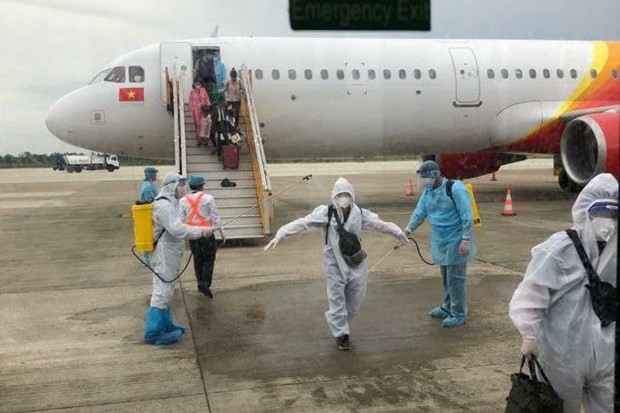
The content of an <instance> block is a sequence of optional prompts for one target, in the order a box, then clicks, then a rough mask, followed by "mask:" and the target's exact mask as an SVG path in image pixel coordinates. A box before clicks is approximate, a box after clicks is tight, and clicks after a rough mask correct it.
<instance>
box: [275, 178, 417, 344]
mask: <svg viewBox="0 0 620 413" xmlns="http://www.w3.org/2000/svg"><path fill="white" fill-rule="evenodd" d="M331 204H332V206H331V210H332V211H333V212H332V216H331V217H330V215H329V210H330V208H329V207H328V206H327V205H319V206H318V207H316V208H315V209H314V211H312V213H310V214H309V215H307V216H305V217H303V218H299V219H296V220H295V221H292V222H289V223H288V224H286V225H283V226H282V227H281V228H280V229H279V230H278V232H277V233H276V236H275V237H274V238H273V239H272V240H271V241H270V242H269V244H267V246H266V247H265V251H266V250H268V249H269V248H275V247H276V245H278V243H279V242H280V241H282V240H284V239H286V238H288V237H291V236H293V235H296V234H305V233H307V232H310V231H312V230H316V229H325V230H326V231H327V233H326V234H325V235H326V237H325V246H324V248H323V266H324V268H325V277H326V281H327V300H328V303H329V310H328V311H327V312H326V313H325V318H326V320H327V325H328V326H329V330H330V332H331V334H332V335H333V336H334V337H335V338H336V346H337V347H338V349H339V350H344V351H347V350H350V349H351V348H352V345H351V340H350V334H351V330H350V325H349V324H350V321H351V319H352V318H353V317H354V316H355V315H356V314H357V313H358V312H359V310H360V308H361V306H362V302H363V300H364V297H365V296H366V287H367V284H368V265H367V260H366V259H365V257H364V258H363V261H361V262H360V263H359V264H358V265H356V266H352V265H350V264H349V263H348V262H347V260H346V258H345V256H344V255H343V252H342V251H341V250H340V243H339V232H338V220H339V221H340V222H341V223H343V226H344V229H345V230H346V231H348V232H350V233H352V234H354V235H355V236H357V237H358V239H359V237H360V234H361V232H362V230H365V231H374V232H379V233H382V234H386V235H391V236H393V237H394V238H396V239H397V240H398V241H400V242H402V243H407V242H409V241H408V240H407V237H406V236H405V234H404V233H403V231H402V230H401V229H400V228H399V227H398V225H396V224H394V223H392V222H385V221H383V220H381V219H380V218H379V216H378V215H377V214H375V213H374V212H371V211H369V210H368V209H365V208H360V207H359V206H358V205H357V204H356V203H355V190H354V188H353V186H352V185H351V184H350V183H349V182H348V181H347V180H346V179H344V178H338V180H337V181H336V183H335V184H334V188H333V190H332V197H331ZM336 215H337V216H336Z"/></svg>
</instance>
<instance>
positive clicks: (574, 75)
mask: <svg viewBox="0 0 620 413" xmlns="http://www.w3.org/2000/svg"><path fill="white" fill-rule="evenodd" d="M570 77H572V78H573V79H577V71H576V70H575V69H571V70H570Z"/></svg>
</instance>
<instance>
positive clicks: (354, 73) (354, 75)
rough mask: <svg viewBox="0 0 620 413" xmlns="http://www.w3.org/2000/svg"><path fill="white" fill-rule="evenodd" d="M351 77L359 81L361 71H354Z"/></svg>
mask: <svg viewBox="0 0 620 413" xmlns="http://www.w3.org/2000/svg"><path fill="white" fill-rule="evenodd" d="M351 75H352V76H353V79H355V80H357V79H359V78H360V71H359V70H357V69H353V71H352V72H351Z"/></svg>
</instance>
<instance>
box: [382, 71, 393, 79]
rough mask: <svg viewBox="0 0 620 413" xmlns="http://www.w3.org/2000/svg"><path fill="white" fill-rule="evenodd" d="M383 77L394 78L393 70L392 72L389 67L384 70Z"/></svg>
mask: <svg viewBox="0 0 620 413" xmlns="http://www.w3.org/2000/svg"><path fill="white" fill-rule="evenodd" d="M383 78H384V79H391V78H392V72H390V70H389V69H385V70H383Z"/></svg>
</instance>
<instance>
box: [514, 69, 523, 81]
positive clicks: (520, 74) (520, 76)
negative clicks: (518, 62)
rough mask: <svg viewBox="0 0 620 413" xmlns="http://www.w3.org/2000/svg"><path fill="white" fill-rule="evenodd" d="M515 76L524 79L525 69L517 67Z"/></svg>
mask: <svg viewBox="0 0 620 413" xmlns="http://www.w3.org/2000/svg"><path fill="white" fill-rule="evenodd" d="M515 77H516V78H517V79H523V70H521V69H516V70H515Z"/></svg>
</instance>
